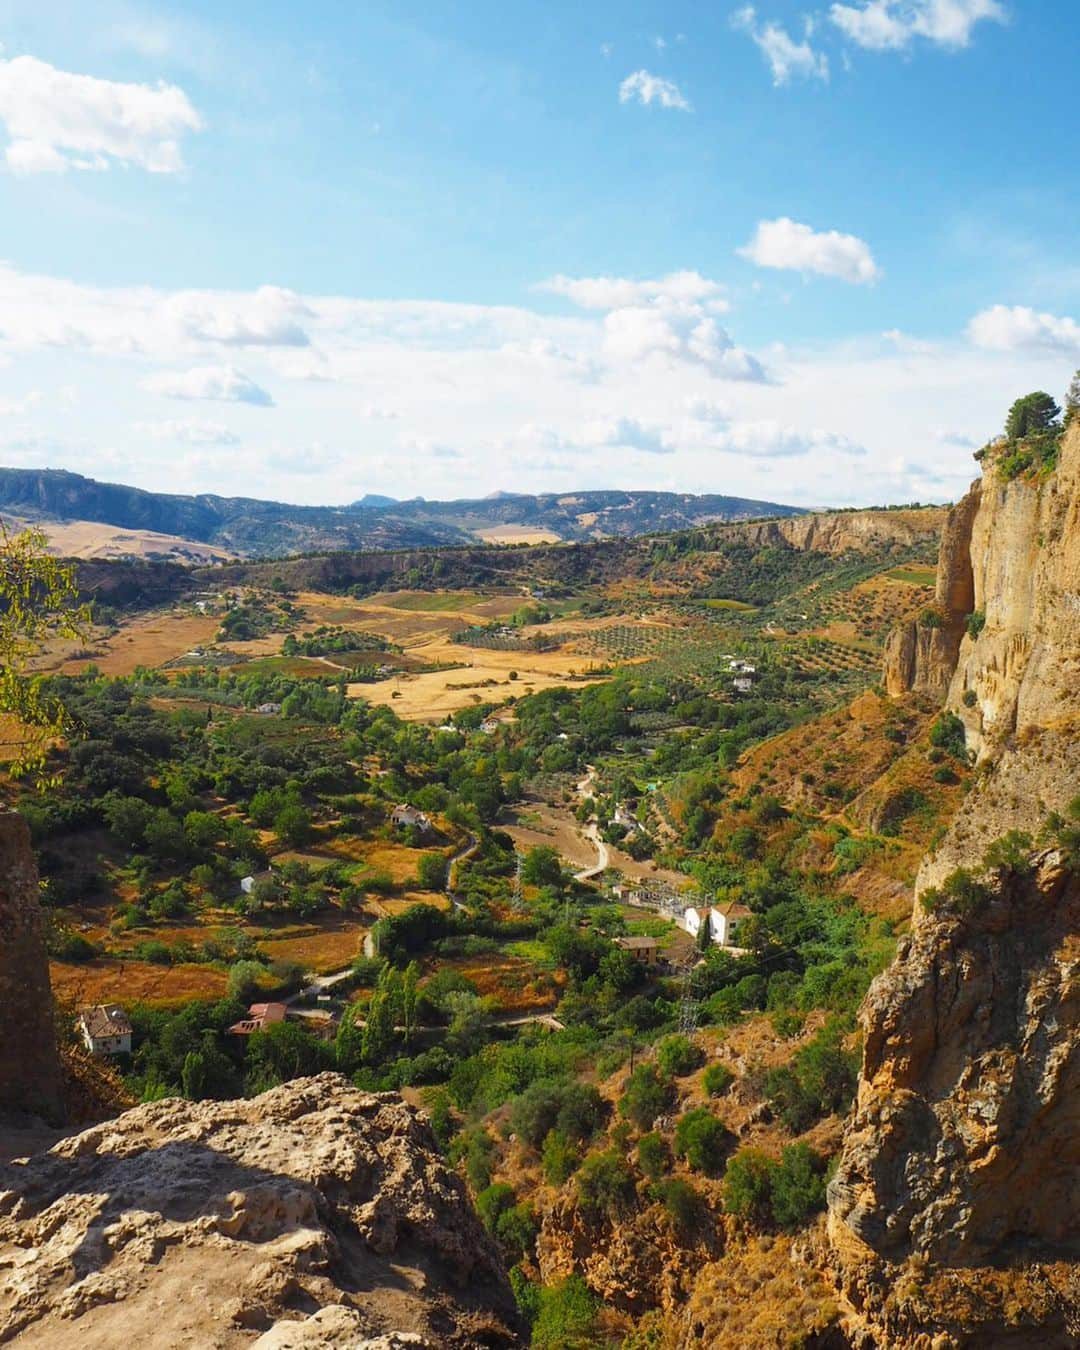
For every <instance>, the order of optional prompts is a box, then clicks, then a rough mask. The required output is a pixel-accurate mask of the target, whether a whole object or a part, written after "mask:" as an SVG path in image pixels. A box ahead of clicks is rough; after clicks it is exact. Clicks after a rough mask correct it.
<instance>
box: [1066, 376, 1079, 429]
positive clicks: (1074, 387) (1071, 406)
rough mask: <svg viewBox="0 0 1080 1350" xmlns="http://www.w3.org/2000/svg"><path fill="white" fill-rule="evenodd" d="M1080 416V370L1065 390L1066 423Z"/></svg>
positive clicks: (1069, 423)
mask: <svg viewBox="0 0 1080 1350" xmlns="http://www.w3.org/2000/svg"><path fill="white" fill-rule="evenodd" d="M1077 417H1080V370H1078V371H1077V372H1076V374H1075V375H1074V376H1073V377H1072V379H1071V380H1070V381H1069V387H1068V389H1067V390H1066V391H1065V425H1066V426H1069V425H1071V423H1072V422H1073V421H1074V420H1075V419H1076V418H1077Z"/></svg>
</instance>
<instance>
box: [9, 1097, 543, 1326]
mask: <svg viewBox="0 0 1080 1350" xmlns="http://www.w3.org/2000/svg"><path fill="white" fill-rule="evenodd" d="M0 1272H2V1275H0V1342H8V1341H12V1340H16V1339H17V1342H18V1344H19V1345H20V1346H26V1347H43V1348H44V1347H48V1350H75V1347H80V1350H81V1348H83V1347H86V1346H90V1345H101V1346H105V1345H108V1346H121V1345H132V1346H139V1347H140V1350H141V1348H142V1347H146V1350H155V1348H157V1347H160V1348H161V1350H165V1347H169V1350H173V1347H178V1346H197V1347H199V1348H200V1350H203V1348H204V1347H205V1348H206V1350H210V1348H211V1347H212V1348H213V1350H232V1348H233V1347H239V1346H250V1345H253V1344H254V1345H257V1346H259V1347H260V1350H301V1348H302V1347H315V1346H336V1345H340V1346H349V1347H350V1350H356V1348H357V1347H360V1346H368V1347H369V1350H396V1348H397V1347H404V1346H421V1347H432V1348H434V1347H444V1346H445V1347H489V1348H490V1350H498V1348H500V1347H511V1346H516V1345H518V1344H520V1341H519V1337H518V1328H517V1322H516V1314H515V1310H514V1302H513V1297H512V1295H511V1292H510V1288H509V1285H508V1283H507V1278H506V1273H505V1270H504V1268H503V1265H502V1262H501V1260H500V1258H499V1255H498V1253H497V1251H496V1249H495V1247H494V1245H493V1243H492V1242H491V1240H490V1239H489V1238H488V1236H487V1234H486V1233H485V1232H484V1230H483V1228H482V1227H481V1225H480V1223H479V1220H478V1219H477V1218H476V1216H475V1214H474V1213H473V1211H472V1208H471V1206H470V1205H469V1204H468V1201H467V1199H466V1197H465V1193H464V1189H463V1186H462V1183H461V1182H460V1181H459V1180H458V1178H457V1177H456V1176H454V1174H453V1173H451V1172H450V1171H449V1170H448V1168H447V1167H446V1166H445V1164H444V1163H443V1161H442V1159H441V1158H440V1156H439V1155H438V1153H437V1151H436V1148H435V1143H434V1139H433V1138H432V1136H431V1134H430V1131H429V1128H428V1126H427V1124H426V1123H425V1122H424V1120H423V1119H422V1117H420V1116H419V1115H417V1113H416V1112H415V1111H414V1110H413V1109H412V1108H411V1107H409V1106H407V1105H405V1104H404V1103H403V1102H402V1101H401V1100H400V1098H398V1097H397V1096H396V1095H395V1094H371V1093H365V1092H360V1091H358V1090H357V1089H356V1088H354V1087H353V1086H352V1085H351V1084H350V1083H349V1082H348V1080H347V1079H345V1078H343V1077H341V1076H339V1075H337V1074H322V1075H320V1076H318V1077H315V1078H308V1079H303V1080H298V1081H295V1082H292V1083H289V1084H286V1085H285V1086H283V1087H280V1088H277V1089H275V1090H273V1091H271V1092H267V1093H265V1094H263V1095H262V1096H260V1097H258V1098H256V1099H254V1100H251V1101H232V1102H200V1103H192V1102H185V1101H180V1100H176V1099H170V1100H165V1101H160V1102H153V1103H149V1104H146V1105H143V1106H139V1107H136V1108H135V1109H133V1110H131V1111H127V1112H125V1113H124V1114H123V1115H121V1116H119V1117H118V1118H117V1119H115V1120H111V1121H108V1122H106V1123H104V1124H101V1125H96V1126H94V1127H92V1128H91V1129H88V1130H85V1131H83V1132H82V1133H81V1134H76V1135H73V1136H71V1137H69V1138H66V1139H63V1140H61V1141H60V1142H59V1143H57V1144H56V1145H55V1146H54V1147H53V1148H52V1149H51V1150H50V1151H49V1152H46V1153H39V1154H36V1155H35V1156H33V1157H31V1158H29V1159H23V1160H16V1161H14V1162H12V1163H11V1164H9V1165H8V1166H6V1167H4V1168H2V1169H0Z"/></svg>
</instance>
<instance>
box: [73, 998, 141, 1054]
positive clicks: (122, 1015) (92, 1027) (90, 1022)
mask: <svg viewBox="0 0 1080 1350" xmlns="http://www.w3.org/2000/svg"><path fill="white" fill-rule="evenodd" d="M75 1029H76V1031H78V1032H79V1034H80V1035H81V1036H82V1038H83V1041H84V1042H85V1044H86V1048H87V1050H89V1051H90V1053H91V1054H92V1055H130V1054H131V1019H130V1018H129V1017H128V1015H127V1013H126V1012H125V1011H124V1010H123V1008H121V1007H120V1005H119V1004H118V1003H99V1004H98V1005H97V1007H94V1008H83V1009H82V1011H81V1012H80V1013H79V1015H78V1017H77V1018H76V1019H75Z"/></svg>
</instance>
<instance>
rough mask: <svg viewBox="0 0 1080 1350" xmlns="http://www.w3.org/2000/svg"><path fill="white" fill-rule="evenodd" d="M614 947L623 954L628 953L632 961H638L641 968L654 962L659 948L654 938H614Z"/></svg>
mask: <svg viewBox="0 0 1080 1350" xmlns="http://www.w3.org/2000/svg"><path fill="white" fill-rule="evenodd" d="M615 945H616V947H621V948H622V949H623V951H624V952H629V953H630V955H631V956H632V957H633V958H634V960H635V961H640V962H641V964H642V965H643V966H651V965H652V964H653V963H654V962H655V960H656V954H657V952H658V951H659V948H660V944H659V943H658V942H657V940H656V938H651V937H621V938H616V939H615Z"/></svg>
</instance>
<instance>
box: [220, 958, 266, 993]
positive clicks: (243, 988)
mask: <svg viewBox="0 0 1080 1350" xmlns="http://www.w3.org/2000/svg"><path fill="white" fill-rule="evenodd" d="M265 979H266V967H265V966H264V965H262V964H261V963H260V962H258V961H237V962H236V964H235V965H234V966H230V968H229V997H230V998H235V999H237V1000H238V1001H239V1002H240V1003H250V1002H251V1001H252V1000H253V999H254V998H255V995H256V994H258V993H259V990H260V988H261V985H262V982H263V980H265Z"/></svg>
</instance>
